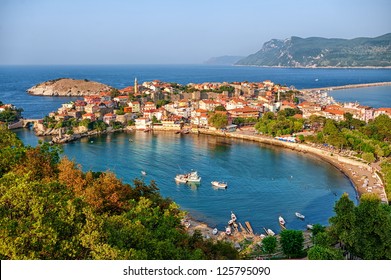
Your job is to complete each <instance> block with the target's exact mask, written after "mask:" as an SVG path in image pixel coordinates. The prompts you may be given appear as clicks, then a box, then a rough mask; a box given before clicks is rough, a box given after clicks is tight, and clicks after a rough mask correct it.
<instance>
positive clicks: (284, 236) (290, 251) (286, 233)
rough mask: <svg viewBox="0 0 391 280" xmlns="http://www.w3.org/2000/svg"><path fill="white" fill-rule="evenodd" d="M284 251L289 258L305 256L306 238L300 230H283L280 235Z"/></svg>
mask: <svg viewBox="0 0 391 280" xmlns="http://www.w3.org/2000/svg"><path fill="white" fill-rule="evenodd" d="M280 237H281V239H280V244H281V247H282V251H283V252H284V254H285V255H286V256H287V257H288V258H296V257H302V256H303V249H304V237H303V232H302V231H300V230H291V229H287V230H283V231H282V232H281V234H280Z"/></svg>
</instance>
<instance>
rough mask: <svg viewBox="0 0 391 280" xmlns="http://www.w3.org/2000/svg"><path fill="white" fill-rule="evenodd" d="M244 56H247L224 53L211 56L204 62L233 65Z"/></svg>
mask: <svg viewBox="0 0 391 280" xmlns="http://www.w3.org/2000/svg"><path fill="white" fill-rule="evenodd" d="M243 58H245V56H234V55H224V56H218V57H212V58H209V59H208V60H207V61H205V62H204V64H212V65H233V64H235V63H236V62H238V61H239V60H241V59H243Z"/></svg>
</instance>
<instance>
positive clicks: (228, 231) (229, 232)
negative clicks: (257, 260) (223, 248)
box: [225, 227, 232, 235]
mask: <svg viewBox="0 0 391 280" xmlns="http://www.w3.org/2000/svg"><path fill="white" fill-rule="evenodd" d="M231 232H232V231H231V227H226V228H225V233H226V234H227V235H231Z"/></svg>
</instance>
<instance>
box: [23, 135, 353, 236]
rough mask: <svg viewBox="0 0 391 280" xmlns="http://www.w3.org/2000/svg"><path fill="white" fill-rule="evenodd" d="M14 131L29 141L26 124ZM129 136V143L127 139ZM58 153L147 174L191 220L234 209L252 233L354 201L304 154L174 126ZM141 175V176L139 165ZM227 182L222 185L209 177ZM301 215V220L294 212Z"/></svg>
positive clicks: (216, 218) (336, 178)
mask: <svg viewBox="0 0 391 280" xmlns="http://www.w3.org/2000/svg"><path fill="white" fill-rule="evenodd" d="M17 133H18V136H19V137H20V138H22V139H23V141H24V142H25V143H27V144H30V145H33V146H34V145H36V141H37V138H36V137H34V136H33V135H32V134H31V133H29V131H28V130H26V129H23V130H18V131H17ZM129 139H131V142H130V141H129ZM63 147H64V154H65V155H66V156H68V157H69V158H70V159H74V160H75V161H76V162H78V163H80V164H81V165H82V167H83V169H84V170H85V171H87V170H94V171H112V172H114V173H115V174H116V175H117V176H118V177H119V178H121V179H122V180H123V181H124V182H127V183H132V180H133V179H134V178H140V179H143V180H144V181H145V182H146V183H149V182H150V181H151V180H154V181H155V182H156V183H157V186H158V188H159V189H160V193H161V194H162V195H163V196H165V197H170V198H172V199H173V200H174V201H175V202H176V203H177V204H179V206H180V207H181V208H182V209H184V210H186V211H188V212H189V213H190V214H191V215H192V216H193V217H194V218H195V219H198V220H201V221H204V222H206V223H208V224H209V225H210V226H212V227H215V226H216V227H217V228H218V229H219V230H224V227H225V226H226V225H227V222H228V220H229V219H230V213H231V211H233V212H234V213H235V214H236V215H237V217H238V221H239V222H241V223H242V224H243V223H244V222H245V221H249V222H250V223H251V225H252V226H253V228H254V230H255V231H256V232H257V233H262V232H263V227H266V228H271V229H272V230H273V231H275V232H279V230H280V227H279V224H278V216H279V215H282V216H283V217H284V218H285V220H286V222H287V225H286V226H287V228H290V229H305V227H306V224H307V223H320V224H323V225H327V224H328V218H329V217H331V216H333V215H334V213H333V206H334V203H335V201H336V200H338V199H339V197H340V196H341V195H342V194H343V193H344V192H346V193H348V194H349V197H350V198H351V199H352V200H353V201H355V203H357V199H356V197H357V194H356V192H355V189H354V187H353V185H352V183H351V182H350V180H349V179H348V178H347V177H346V176H345V175H344V174H342V173H341V172H339V170H337V169H336V168H335V167H334V166H332V165H330V164H328V163H326V162H324V161H321V160H320V159H318V158H316V157H313V156H311V155H308V154H301V153H297V152H294V151H291V150H287V149H281V148H276V147H272V146H266V145H263V144H259V143H253V142H248V141H243V140H235V139H227V138H223V137H215V136H207V135H199V136H197V135H190V134H189V135H181V134H175V133H173V132H154V133H145V132H138V131H136V132H130V133H115V134H109V135H102V136H98V137H91V138H84V139H81V141H76V142H72V143H68V144H65V145H64V146H63ZM192 169H193V170H197V171H198V172H199V175H200V176H201V178H202V179H201V184H200V185H198V186H197V185H190V186H189V185H186V184H179V185H178V184H177V183H176V182H175V181H174V177H175V175H176V174H178V173H183V172H188V171H190V170H192ZM142 170H144V171H146V173H147V175H146V176H142V174H141V171H142ZM214 180H223V181H226V182H228V188H227V189H226V190H221V189H217V190H216V189H214V188H213V187H212V185H211V181H214ZM297 211H298V212H301V213H302V214H304V215H305V216H306V219H305V221H302V220H300V219H298V218H296V216H295V214H294V213H295V212H297Z"/></svg>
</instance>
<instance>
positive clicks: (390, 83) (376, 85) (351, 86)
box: [300, 82, 391, 91]
mask: <svg viewBox="0 0 391 280" xmlns="http://www.w3.org/2000/svg"><path fill="white" fill-rule="evenodd" d="M381 86H391V82H378V83H365V84H350V85H343V86H330V87H320V88H307V89H300V91H317V90H326V91H327V90H341V89H350V88H365V87H381Z"/></svg>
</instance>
